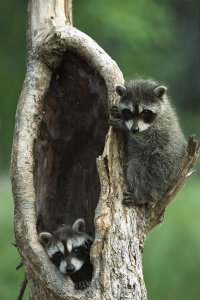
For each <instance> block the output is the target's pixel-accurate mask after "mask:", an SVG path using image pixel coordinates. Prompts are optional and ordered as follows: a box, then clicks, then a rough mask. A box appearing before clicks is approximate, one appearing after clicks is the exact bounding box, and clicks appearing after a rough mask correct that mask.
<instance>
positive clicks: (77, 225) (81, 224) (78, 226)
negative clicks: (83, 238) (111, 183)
mask: <svg viewBox="0 0 200 300" xmlns="http://www.w3.org/2000/svg"><path fill="white" fill-rule="evenodd" d="M72 228H73V229H74V230H77V231H82V232H85V221H84V220H83V219H77V220H76V221H75V222H74V224H73V225H72Z"/></svg>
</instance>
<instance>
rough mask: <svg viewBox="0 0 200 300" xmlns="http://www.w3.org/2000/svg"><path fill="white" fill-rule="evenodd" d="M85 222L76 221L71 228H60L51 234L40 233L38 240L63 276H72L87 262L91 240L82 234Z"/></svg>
mask: <svg viewBox="0 0 200 300" xmlns="http://www.w3.org/2000/svg"><path fill="white" fill-rule="evenodd" d="M84 226H85V222H84V220H82V219H78V220H76V222H75V223H74V224H73V226H72V227H70V226H66V225H64V226H62V227H60V228H59V229H58V230H56V231H55V232H53V234H51V233H49V232H42V233H40V235H39V240H40V242H41V243H42V245H43V246H44V247H45V250H46V252H47V254H48V256H49V257H50V259H51V261H52V262H53V263H54V264H55V265H56V267H57V268H58V269H59V271H60V272H61V273H63V274H68V275H70V274H73V273H75V272H77V271H79V270H80V269H81V268H82V266H83V265H84V263H85V262H86V261H88V260H89V251H90V247H91V245H92V242H93V240H92V238H91V237H90V236H89V235H88V234H86V233H85V232H83V227H84Z"/></svg>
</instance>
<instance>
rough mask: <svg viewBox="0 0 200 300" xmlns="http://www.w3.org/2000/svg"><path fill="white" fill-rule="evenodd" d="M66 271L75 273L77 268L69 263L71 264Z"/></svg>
mask: <svg viewBox="0 0 200 300" xmlns="http://www.w3.org/2000/svg"><path fill="white" fill-rule="evenodd" d="M66 271H67V273H73V272H74V271H75V268H74V266H72V265H69V266H67V268H66Z"/></svg>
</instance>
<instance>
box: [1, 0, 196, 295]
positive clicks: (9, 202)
mask: <svg viewBox="0 0 200 300" xmlns="http://www.w3.org/2000/svg"><path fill="white" fill-rule="evenodd" d="M26 5H27V1H24V0H23V1H22V0H21V1H16V0H15V1H13V0H12V1H11V0H7V1H1V2H0V30H1V47H0V82H1V99H0V233H1V234H0V237H1V238H0V258H1V264H0V291H1V296H0V298H1V299H3V300H12V299H16V296H17V293H18V290H19V285H20V282H21V280H22V278H23V271H22V270H19V271H15V266H16V265H17V264H18V263H19V261H20V258H19V256H18V254H17V251H16V249H15V248H14V247H13V246H11V245H10V241H12V240H13V239H14V234H13V199H12V195H11V187H10V182H9V175H8V173H9V164H10V152H11V145H12V136H13V128H14V115H15V110H16V105H17V101H18V97H19V94H20V91H21V88H22V83H23V80H24V77H25V63H26V38H25V28H26ZM198 12H199V4H198V1H195V0H182V1H180V0H160V1H158V0H157V1H156V0H135V1H131V0H126V1H122V0H121V1H120V0H109V1H97V0H87V1H78V0H74V3H73V17H74V26H76V27H77V28H79V29H80V30H82V31H84V32H85V33H87V34H88V35H90V36H91V37H92V38H94V39H95V40H96V41H97V42H98V43H99V44H100V45H101V46H102V47H103V48H104V49H105V51H106V52H107V53H108V54H109V55H110V56H111V57H112V58H113V59H114V60H116V61H117V63H118V65H119V67H120V68H121V70H122V71H123V73H124V76H125V78H126V79H128V78H131V77H134V76H136V75H137V74H139V75H142V76H144V77H151V78H154V79H156V80H158V81H160V82H161V83H164V84H166V85H167V86H168V87H169V89H168V93H169V95H170V96H171V98H172V99H173V103H174V104H175V106H176V107H177V111H178V113H179V116H180V121H181V125H182V127H183V129H184V132H185V135H186V136H188V135H189V134H191V133H195V134H196V136H197V138H198V139H200V101H199V95H200V93H199V84H198V83H199V67H200V66H199V53H200V40H199V27H198ZM196 169H197V172H196V174H195V175H193V177H192V178H190V179H189V181H188V183H187V184H186V186H185V187H184V188H183V189H182V191H181V192H180V193H179V195H178V196H177V197H176V199H175V201H173V203H172V204H171V205H170V207H169V209H168V211H167V213H166V217H165V221H164V223H162V225H159V226H157V227H156V228H155V229H154V230H153V231H152V232H151V233H150V235H149V236H148V238H147V241H146V245H145V251H144V276H145V282H146V286H147V290H148V299H149V300H196V299H200V287H199V282H200V217H199V216H200V186H199V185H200V175H199V173H200V171H199V169H200V167H199V165H198V166H197V167H196ZM25 299H28V296H27V294H26V296H25Z"/></svg>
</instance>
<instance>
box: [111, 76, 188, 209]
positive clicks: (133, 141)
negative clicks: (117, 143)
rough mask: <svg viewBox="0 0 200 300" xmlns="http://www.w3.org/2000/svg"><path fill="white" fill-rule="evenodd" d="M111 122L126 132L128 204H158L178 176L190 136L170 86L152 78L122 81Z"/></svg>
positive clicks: (125, 199)
mask: <svg viewBox="0 0 200 300" xmlns="http://www.w3.org/2000/svg"><path fill="white" fill-rule="evenodd" d="M116 91H117V93H118V94H119V96H120V100H119V102H118V103H117V105H116V106H113V107H112V108H111V125H112V126H113V127H114V128H117V129H119V130H122V131H124V132H125V165H124V173H125V179H126V183H127V188H128V191H127V193H126V194H125V198H124V201H125V203H126V204H128V205H131V204H145V203H149V204H150V205H152V206H154V205H155V204H156V203H157V202H158V201H159V200H160V198H161V197H162V196H163V195H164V194H165V192H166V191H167V189H168V188H169V187H170V186H171V185H172V183H173V181H174V180H175V179H176V178H177V176H178V174H179V171H180V166H181V161H182V158H183V155H184V153H185V150H186V140H185V138H184V136H183V133H182V131H181V129H180V126H179V123H178V119H177V116H176V113H175V110H174V109H173V108H172V106H171V104H170V101H169V99H168V98H167V96H166V87H164V86H162V85H160V84H158V83H156V82H154V81H151V80H142V79H140V80H135V81H130V82H129V83H127V84H126V85H125V86H121V85H118V86H117V87H116Z"/></svg>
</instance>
